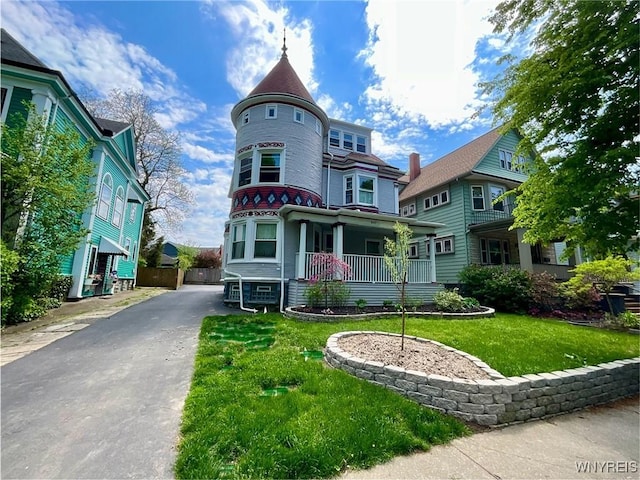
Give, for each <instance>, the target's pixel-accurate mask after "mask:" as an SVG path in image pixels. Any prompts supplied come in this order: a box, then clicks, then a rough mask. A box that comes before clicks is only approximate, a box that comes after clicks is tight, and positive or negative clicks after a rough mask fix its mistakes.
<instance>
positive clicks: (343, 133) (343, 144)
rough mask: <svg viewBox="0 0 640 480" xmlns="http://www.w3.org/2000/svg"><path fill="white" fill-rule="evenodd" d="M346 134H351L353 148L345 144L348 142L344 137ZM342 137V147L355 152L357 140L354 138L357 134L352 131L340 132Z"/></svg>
mask: <svg viewBox="0 0 640 480" xmlns="http://www.w3.org/2000/svg"><path fill="white" fill-rule="evenodd" d="M345 135H351V148H349V147H347V146H346V145H345V142H346V140H345V138H344V136H345ZM340 137H341V139H342V142H341V143H340V145H341V146H342V149H343V150H349V151H350V152H355V149H354V145H355V143H356V142H355V141H354V139H353V138H354V137H355V135H354V134H353V133H351V132H340Z"/></svg>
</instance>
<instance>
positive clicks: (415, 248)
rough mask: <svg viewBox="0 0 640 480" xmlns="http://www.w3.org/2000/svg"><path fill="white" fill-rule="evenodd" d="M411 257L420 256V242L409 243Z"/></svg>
mask: <svg viewBox="0 0 640 480" xmlns="http://www.w3.org/2000/svg"><path fill="white" fill-rule="evenodd" d="M408 253H409V258H419V256H420V246H419V245H418V242H411V243H410V244H409V252H408Z"/></svg>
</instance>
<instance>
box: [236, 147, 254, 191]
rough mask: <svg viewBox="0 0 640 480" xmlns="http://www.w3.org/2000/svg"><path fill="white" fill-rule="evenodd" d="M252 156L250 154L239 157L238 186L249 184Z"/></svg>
mask: <svg viewBox="0 0 640 480" xmlns="http://www.w3.org/2000/svg"><path fill="white" fill-rule="evenodd" d="M252 163H253V158H252V157H251V155H249V156H248V157H244V158H241V159H240V171H239V173H238V186H239V187H242V186H243V185H249V184H250V183H251V167H252Z"/></svg>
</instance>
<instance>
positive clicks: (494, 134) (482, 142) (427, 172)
mask: <svg viewBox="0 0 640 480" xmlns="http://www.w3.org/2000/svg"><path fill="white" fill-rule="evenodd" d="M499 129H500V127H497V128H494V129H493V130H491V131H490V132H487V133H485V134H484V135H482V136H480V137H478V138H476V139H475V140H472V141H471V142H469V143H467V144H466V145H463V146H462V147H460V148H458V149H457V150H454V151H453V152H451V153H448V154H446V155H445V156H444V157H441V158H439V159H438V160H436V161H435V162H433V163H430V164H429V165H427V166H425V167H422V168H421V169H420V175H418V177H417V178H416V179H415V180H413V181H412V182H409V184H408V185H407V186H406V187H405V188H404V190H402V192H401V193H400V201H402V200H407V199H409V198H411V197H415V196H416V195H419V194H421V193H423V192H425V191H427V190H430V189H432V188H435V187H437V186H438V185H442V184H444V183H447V182H450V181H451V180H454V179H456V178H458V177H461V176H463V175H466V174H469V173H471V171H472V170H473V168H474V167H475V166H476V165H477V164H478V162H479V161H480V160H482V158H483V157H484V156H485V155H486V154H487V153H488V152H489V150H491V148H492V147H493V146H494V145H495V143H496V142H497V141H498V140H499V139H500V137H501V134H500V131H499ZM399 181H401V182H402V181H409V175H404V176H403V177H401V178H400V179H399Z"/></svg>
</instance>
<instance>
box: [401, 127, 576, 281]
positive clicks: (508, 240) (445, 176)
mask: <svg viewBox="0 0 640 480" xmlns="http://www.w3.org/2000/svg"><path fill="white" fill-rule="evenodd" d="M519 141H520V136H519V134H518V133H517V132H516V131H515V130H512V131H509V132H507V133H505V134H502V133H500V129H499V128H496V129H493V130H491V131H489V132H487V133H485V134H484V135H482V136H480V137H478V138H476V139H475V140H473V141H471V142H469V143H467V144H466V145H463V146H462V147H460V148H458V149H457V150H455V151H453V152H451V153H448V154H447V155H445V156H444V157H442V158H440V159H438V160H436V161H435V162H433V163H430V164H428V165H426V166H425V167H422V168H421V167H420V157H419V155H418V154H417V153H413V154H411V156H410V157H409V174H408V175H405V176H404V177H402V178H401V179H400V180H401V181H403V182H405V183H406V186H405V187H404V189H403V190H402V191H401V193H400V196H399V200H400V214H401V215H402V216H407V217H413V218H416V219H418V220H421V221H427V222H435V223H443V224H445V225H446V226H445V227H441V228H438V229H437V231H436V237H435V239H434V241H433V246H434V249H435V259H436V271H437V281H438V282H442V283H444V284H449V285H451V284H456V283H458V282H459V280H458V273H459V272H460V271H461V270H462V269H463V268H464V267H465V266H467V265H470V264H481V265H508V266H510V267H513V268H521V269H523V270H527V271H529V272H542V271H546V272H549V273H551V274H553V275H555V276H556V278H558V279H566V278H568V277H569V273H568V270H569V269H570V268H571V265H575V263H576V259H575V258H570V259H569V260H565V259H563V257H562V253H563V252H564V250H565V248H566V245H565V244H564V243H563V242H562V241H557V242H554V243H550V244H549V245H529V244H526V243H523V242H522V236H523V234H524V231H523V230H522V229H514V230H511V229H510V227H511V226H512V225H513V214H512V213H513V209H514V202H513V199H507V200H502V201H499V202H498V201H496V199H497V198H498V197H500V196H501V195H502V194H504V193H505V192H508V191H510V190H512V189H513V188H515V187H517V186H518V185H520V184H521V183H522V182H524V181H525V180H526V179H527V175H526V170H527V168H526V165H527V164H528V163H530V162H531V158H527V157H523V156H519V155H516V154H515V151H516V146H517V144H518V142H519ZM429 251H430V245H429V242H428V241H424V240H418V239H416V240H415V242H414V243H413V244H412V246H411V249H410V253H411V256H412V257H415V258H427V257H428V256H429ZM578 261H579V259H578Z"/></svg>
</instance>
